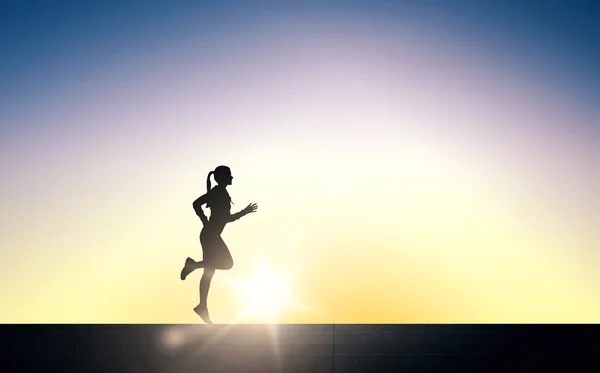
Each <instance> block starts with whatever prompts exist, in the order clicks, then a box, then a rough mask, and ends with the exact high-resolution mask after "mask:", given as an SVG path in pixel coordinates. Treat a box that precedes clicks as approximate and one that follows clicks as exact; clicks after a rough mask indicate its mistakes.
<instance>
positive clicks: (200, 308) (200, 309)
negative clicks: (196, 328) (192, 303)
mask: <svg viewBox="0 0 600 373" xmlns="http://www.w3.org/2000/svg"><path fill="white" fill-rule="evenodd" d="M194 312H196V314H197V315H198V316H200V318H201V319H202V320H204V322H205V323H207V324H212V323H213V322H212V321H211V320H210V316H209V315H208V308H206V306H204V305H201V304H199V305H197V306H196V307H194Z"/></svg>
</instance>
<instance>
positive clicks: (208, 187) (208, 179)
mask: <svg viewBox="0 0 600 373" xmlns="http://www.w3.org/2000/svg"><path fill="white" fill-rule="evenodd" d="M212 174H214V171H211V172H209V173H208V177H207V178H206V193H208V192H210V176H211V175H212Z"/></svg>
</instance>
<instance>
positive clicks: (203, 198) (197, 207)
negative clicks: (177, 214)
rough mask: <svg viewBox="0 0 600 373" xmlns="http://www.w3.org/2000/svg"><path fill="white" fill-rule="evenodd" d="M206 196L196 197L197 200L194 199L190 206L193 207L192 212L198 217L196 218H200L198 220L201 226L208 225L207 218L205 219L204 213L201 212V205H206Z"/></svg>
mask: <svg viewBox="0 0 600 373" xmlns="http://www.w3.org/2000/svg"><path fill="white" fill-rule="evenodd" d="M206 198H207V197H206V194H204V195H202V196H200V197H198V199H196V200H195V201H194V203H193V204H192V206H193V207H194V211H195V212H196V215H198V217H199V218H200V220H201V221H202V224H203V225H206V224H207V223H208V218H207V217H206V215H204V211H203V210H202V205H204V204H205V203H206Z"/></svg>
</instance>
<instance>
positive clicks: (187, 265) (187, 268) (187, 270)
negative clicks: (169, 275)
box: [179, 257, 196, 280]
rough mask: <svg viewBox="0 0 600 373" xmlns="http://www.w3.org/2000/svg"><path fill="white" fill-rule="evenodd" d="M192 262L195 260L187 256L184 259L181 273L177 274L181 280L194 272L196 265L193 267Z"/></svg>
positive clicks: (194, 262)
mask: <svg viewBox="0 0 600 373" xmlns="http://www.w3.org/2000/svg"><path fill="white" fill-rule="evenodd" d="M194 264H196V261H195V260H194V259H192V258H190V257H188V258H187V259H186V260H185V265H184V266H183V269H182V270H181V275H180V276H179V277H180V278H181V279H182V280H185V278H186V277H187V276H188V275H189V274H190V273H192V272H194V270H195V269H196V267H194Z"/></svg>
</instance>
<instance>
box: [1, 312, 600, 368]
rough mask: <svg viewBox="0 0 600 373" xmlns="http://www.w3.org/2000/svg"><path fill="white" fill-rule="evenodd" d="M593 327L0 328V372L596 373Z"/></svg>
mask: <svg viewBox="0 0 600 373" xmlns="http://www.w3.org/2000/svg"><path fill="white" fill-rule="evenodd" d="M599 332H600V328H599V327H598V325H489V324H487V325H416V324H415V325H401V324H400V325H346V324H336V325H331V324H330V325H273V326H269V325H0V339H1V340H2V345H3V349H2V355H0V356H1V357H0V372H2V373H9V372H85V373H94V372H110V373H118V372H128V373H134V372H148V373H151V372H170V373H179V372H202V373H205V372H226V373H236V372H257V373H258V372H260V373H268V372H306V373H312V372H314V373H321V372H323V373H325V372H327V373H331V372H334V373H338V372H350V373H354V372H368V373H374V372H482V373H483V372H510V373H512V372H528V373H530V372H550V371H556V372H600V335H599Z"/></svg>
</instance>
